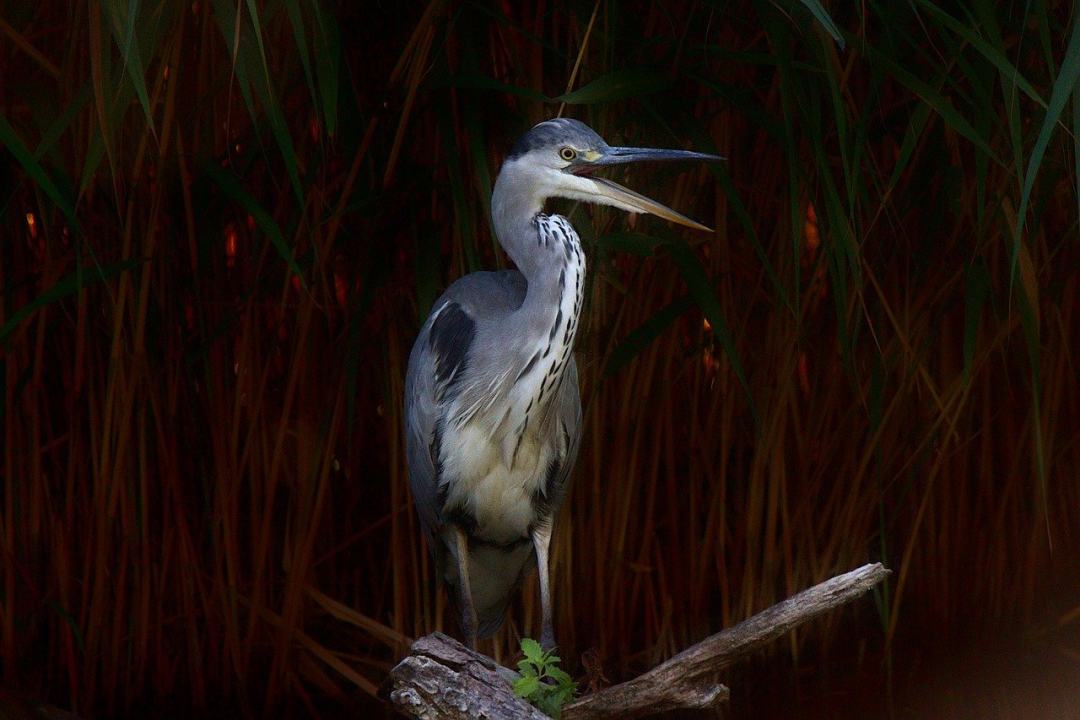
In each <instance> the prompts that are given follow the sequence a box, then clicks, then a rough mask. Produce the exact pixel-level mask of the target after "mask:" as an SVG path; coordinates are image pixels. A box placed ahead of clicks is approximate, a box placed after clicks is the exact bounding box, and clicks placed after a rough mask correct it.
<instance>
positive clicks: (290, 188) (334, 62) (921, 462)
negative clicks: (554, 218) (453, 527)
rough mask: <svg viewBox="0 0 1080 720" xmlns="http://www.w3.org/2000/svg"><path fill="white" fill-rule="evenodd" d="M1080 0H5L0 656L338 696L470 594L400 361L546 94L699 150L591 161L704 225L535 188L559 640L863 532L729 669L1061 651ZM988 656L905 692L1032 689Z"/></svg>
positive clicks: (1070, 539)
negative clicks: (558, 358)
mask: <svg viewBox="0 0 1080 720" xmlns="http://www.w3.org/2000/svg"><path fill="white" fill-rule="evenodd" d="M1074 14H1075V10H1074V7H1073V4H1072V3H1069V2H1063V1H1059V0H1045V1H1044V2H1037V3H994V2H990V1H989V0H973V2H971V3H969V4H966V5H965V6H957V5H955V4H951V3H949V4H937V3H934V2H930V0H913V1H912V2H905V3H893V2H878V1H875V0H871V1H870V2H863V3H837V2H833V3H825V4H824V5H822V4H821V3H819V2H817V1H816V0H813V1H812V0H804V1H802V2H800V1H798V0H778V1H777V2H763V1H760V2H758V1H755V2H740V3H727V2H712V1H705V2H666V3H659V2H658V3H645V2H625V3H624V2H614V1H612V0H606V1H600V2H592V1H589V2H566V3H558V2H547V1H545V0H529V1H527V2H521V3H511V2H495V1H491V2H489V1H487V0H475V1H465V0H445V1H440V0H432V1H431V2H425V3H385V2H372V3H366V2H364V3H350V2H332V1H330V0H278V1H277V2H264V1H263V0H239V1H236V2H233V1H231V0H191V1H188V2H176V1H175V0H129V1H126V2H125V1H122V0H89V2H85V3H69V2H60V1H59V0H40V1H39V2H33V3H30V2H19V1H17V0H6V1H2V0H0V38H2V40H0V377H2V378H3V383H2V385H0V388H2V393H3V394H2V396H0V463H2V464H0V555H2V557H3V562H2V565H0V667H2V677H0V682H2V683H3V684H4V685H5V686H6V687H8V688H11V689H12V690H14V691H15V692H16V693H18V694H22V693H25V694H28V695H32V696H35V697H38V698H43V699H46V700H48V701H49V702H52V703H54V704H56V705H59V706H63V707H68V708H71V709H73V710H75V711H77V712H79V713H83V714H86V715H102V716H117V715H127V714H131V713H134V712H135V711H137V710H143V711H152V714H153V715H160V714H161V713H163V712H165V713H167V712H173V713H176V714H177V715H178V716H185V715H186V714H187V713H189V712H192V711H196V712H199V713H209V714H221V715H227V716H233V715H234V714H235V713H238V712H239V713H243V714H244V715H245V716H252V715H259V714H263V713H266V714H270V715H279V714H285V713H291V714H295V715H298V716H300V715H310V714H315V713H324V714H326V715H328V716H332V715H336V714H339V713H340V712H341V710H342V708H343V707H349V708H351V709H353V710H354V711H357V710H356V708H360V711H369V710H371V709H374V708H378V707H379V705H378V704H377V702H378V701H377V700H375V699H374V696H375V693H376V688H377V686H378V684H379V683H380V682H381V681H382V679H383V678H384V677H385V675H386V672H387V670H388V669H389V667H390V666H391V665H392V664H393V662H394V661H395V660H396V659H397V658H398V657H400V655H401V654H402V653H403V652H404V650H405V648H406V647H407V645H408V642H409V639H410V638H415V637H419V636H421V635H423V634H426V633H428V632H430V631H432V630H435V629H440V628H445V629H447V630H449V631H451V632H456V627H455V625H454V621H453V613H452V612H450V611H448V608H447V607H446V599H445V597H444V596H443V595H442V594H441V593H440V592H439V591H438V588H437V586H436V584H435V583H434V579H433V577H432V575H433V572H432V568H431V567H430V563H429V559H428V556H427V552H426V548H425V547H424V546H423V542H422V540H421V534H420V531H419V528H418V525H417V519H416V517H415V516H414V514H413V511H412V509H411V506H410V500H409V497H408V490H407V487H408V483H407V480H406V477H405V474H404V473H405V471H404V458H403V438H402V436H401V430H400V428H401V397H402V389H403V388H402V384H403V377H404V369H405V364H406V360H407V357H408V352H409V348H410V346H411V343H412V341H413V338H414V337H415V334H416V332H417V330H418V328H419V326H420V323H421V322H422V320H423V318H424V317H426V314H427V311H428V310H429V308H430V306H431V304H432V303H433V302H434V300H435V298H436V297H437V295H438V293H439V292H440V291H441V290H442V289H443V288H445V287H446V285H448V284H449V283H450V282H451V281H453V280H454V279H456V278H458V277H460V276H461V275H462V274H463V273H466V272H470V271H473V270H477V269H493V268H498V267H504V266H506V263H507V260H506V259H505V257H504V256H503V254H502V252H501V250H500V249H499V248H498V246H497V243H496V241H495V240H494V239H493V237H492V234H491V227H490V221H489V215H488V213H489V204H490V193H491V186H492V184H493V182H494V178H495V176H496V173H497V172H498V167H499V163H500V161H501V159H502V157H503V156H504V155H505V153H506V152H507V151H509V149H510V148H511V147H512V145H513V142H514V141H515V139H516V138H517V137H518V136H519V135H520V134H521V133H522V132H524V131H525V130H526V129H528V128H529V127H530V126H531V125H532V124H533V123H535V122H538V121H540V120H543V119H546V118H549V117H552V116H554V115H556V114H559V113H562V114H563V115H564V116H569V117H575V118H577V119H580V120H582V121H584V122H587V123H588V124H589V125H590V126H591V127H593V128H594V129H596V130H597V131H598V132H599V133H600V134H601V135H602V136H603V137H604V138H605V140H607V141H608V142H610V143H611V144H613V145H615V144H623V145H638V146H655V147H673V148H682V149H693V150H699V151H702V152H716V153H719V154H722V155H724V156H726V157H727V158H728V161H727V162H726V163H720V164H715V165H710V166H708V167H705V166H700V167H699V166H681V165H680V166H678V167H676V166H670V167H669V166H664V167H645V166H642V167H634V168H631V169H628V170H624V171H620V172H619V173H618V176H620V178H621V180H622V181H623V182H625V183H626V184H627V185H628V186H630V187H632V188H634V189H636V190H639V191H642V192H644V193H646V194H648V195H650V196H651V197H655V198H657V199H658V200H660V201H661V202H663V203H664V204H667V205H670V206H671V207H673V208H675V209H677V210H679V211H680V212H683V213H685V214H687V215H688V216H690V217H693V218H695V219H697V220H700V221H702V222H704V223H705V224H707V225H709V226H710V227H714V228H716V231H715V233H714V234H712V235H705V234H700V233H691V232H686V233H684V232H682V231H681V230H676V229H675V228H674V227H673V226H668V225H666V224H664V223H662V222H659V221H656V220H655V219H651V218H647V217H632V218H628V217H627V216H625V215H623V214H621V213H619V212H617V211H614V210H610V209H604V208H588V209H586V208H583V207H577V206H574V205H572V204H569V203H563V202H559V203H555V207H556V209H558V210H559V211H561V212H563V213H564V214H567V215H568V216H569V217H570V218H571V220H572V222H573V223H574V224H575V227H577V229H578V231H579V233H580V234H581V236H582V239H583V242H584V243H585V246H586V249H587V255H588V261H589V271H590V274H589V280H588V288H587V291H586V301H585V309H584V311H583V315H582V327H581V330H580V331H579V333H578V363H579V367H580V370H581V380H582V398H583V401H584V405H585V419H584V435H583V440H582V446H581V450H580V454H579V461H578V465H577V469H576V471H575V477H574V485H573V487H572V490H571V493H570V496H569V498H568V501H567V507H566V509H565V510H564V512H563V514H562V516H561V518H560V523H559V526H558V530H557V533H556V538H555V541H554V547H553V589H554V594H555V610H556V625H557V627H556V634H557V637H559V639H560V640H561V642H562V645H561V647H560V649H559V654H560V656H561V657H562V658H564V661H565V664H566V666H567V667H568V669H570V670H571V671H572V673H573V674H574V675H575V677H577V678H581V679H582V680H583V682H582V685H583V687H588V686H589V685H590V683H595V682H601V683H602V681H600V680H599V678H601V677H602V676H604V675H606V677H607V678H608V679H609V680H616V679H621V678H625V677H628V676H630V675H633V674H634V673H636V672H639V671H641V670H642V669H644V668H646V667H650V666H652V665H653V664H655V663H656V662H657V661H659V660H661V659H663V658H665V657H668V656H670V655H671V654H673V653H674V652H675V651H677V650H678V649H680V648H682V647H685V646H687V645H689V644H690V643H692V642H693V641H695V640H699V639H701V638H702V637H704V636H705V635H707V634H709V633H711V632H715V631H716V630H718V629H720V628H722V627H727V626H730V625H732V624H734V623H735V622H737V621H739V620H740V619H743V618H746V617H748V616H749V615H751V614H752V613H753V612H754V611H756V610H759V609H761V608H763V607H765V606H768V605H770V604H772V603H774V602H776V601H777V600H779V599H781V598H783V597H785V596H788V595H790V594H793V593H794V592H796V591H798V590H801V589H803V588H805V587H808V586H810V585H812V584H814V583H815V582H818V581H820V580H822V579H824V578H826V577H828V576H830V575H833V574H836V573H837V572H841V571H844V570H848V569H850V568H852V567H855V566H857V565H860V564H862V563H863V562H865V561H867V560H880V561H882V562H884V563H885V564H886V565H888V566H889V567H890V568H891V569H892V570H893V571H894V574H893V576H892V578H891V579H890V581H889V582H888V583H887V585H886V586H885V589H884V590H882V591H881V592H878V593H877V594H876V603H871V602H869V601H867V602H864V603H863V604H862V605H861V606H859V607H858V608H857V609H854V610H847V611H844V612H843V613H838V614H836V615H835V616H830V617H829V618H828V619H826V620H825V621H823V622H820V623H818V624H816V625H814V626H813V627H811V628H809V629H807V630H800V631H799V632H798V633H797V634H793V635H792V636H791V637H790V639H789V641H788V642H786V643H784V644H783V645H781V646H780V647H778V648H774V649H773V650H772V651H771V654H770V656H769V657H767V658H764V659H762V661H761V662H760V663H759V664H755V665H752V666H751V667H748V668H744V669H741V670H738V671H736V672H737V674H736V675H735V676H734V677H733V678H725V679H724V680H725V682H727V683H728V684H729V685H731V687H732V690H733V693H732V704H733V707H734V710H735V712H736V713H737V714H739V715H740V716H749V714H750V713H751V709H753V713H754V714H755V715H758V716H760V715H762V714H768V713H770V712H775V713H776V714H779V715H783V714H785V713H790V712H792V710H793V709H794V708H800V709H801V714H802V715H804V716H805V715H807V714H810V713H811V711H812V712H820V713H822V714H823V715H827V716H829V717H837V716H855V715H859V714H865V713H866V712H871V713H873V714H882V713H884V712H886V710H887V709H891V710H892V711H893V712H896V713H899V714H904V713H908V712H912V708H919V707H921V705H919V704H918V702H917V701H915V700H912V699H911V698H912V697H916V696H919V695H920V694H921V695H922V696H923V698H922V699H921V700H920V701H919V702H921V701H924V700H926V695H928V694H931V693H932V692H933V688H934V687H935V686H934V685H933V684H932V683H927V681H926V675H927V674H931V671H930V670H928V668H932V667H934V665H933V662H934V658H937V657H939V656H941V655H943V654H944V655H946V656H947V657H949V658H951V660H949V662H948V663H947V665H949V664H950V663H951V664H952V665H964V664H965V661H962V660H958V659H956V658H961V657H967V656H966V655H964V654H963V653H966V652H969V651H970V652H971V653H973V654H976V655H977V654H979V653H980V650H979V649H980V648H981V647H983V645H982V643H983V641H984V640H986V639H989V638H990V637H991V636H993V638H994V639H995V640H999V641H1000V643H999V644H996V645H995V647H1008V648H1018V650H1017V652H1016V654H1015V655H1010V656H1009V657H1027V656H1029V655H1030V656H1035V657H1038V658H1042V659H1045V660H1046V662H1047V663H1048V664H1049V665H1048V666H1050V665H1053V663H1060V662H1061V660H1062V659H1063V658H1069V657H1073V658H1075V657H1076V653H1077V652H1080V647H1078V646H1077V644H1076V639H1075V637H1076V636H1075V633H1076V629H1077V623H1078V622H1080V560H1078V557H1080V554H1078V553H1077V547H1078V540H1080V483H1078V482H1077V467H1080V431H1078V429H1077V428H1080V393H1078V381H1077V378H1078V375H1080V357H1078V356H1077V352H1076V347H1077V345H1076V338H1077V337H1080V300H1078V298H1080V242H1078V239H1080V236H1078V231H1077V230H1078V228H1077V220H1078V217H1080V213H1078V206H1080V185H1078V182H1077V179H1078V177H1077V165H1078V163H1080V143H1078V142H1077V139H1076V134H1077V133H1078V132H1080V93H1077V92H1076V91H1077V86H1078V80H1080V24H1078V23H1076V22H1075V18H1074V17H1073V15H1074ZM627 175H629V177H626V176H627ZM1070 338H1071V340H1070ZM522 597H523V600H521V601H520V602H521V603H522V604H523V606H517V607H514V608H513V609H512V611H511V613H510V614H509V615H508V622H507V625H506V627H505V629H504V630H503V631H501V632H500V634H499V635H498V636H496V638H495V639H494V640H493V641H492V642H491V643H490V644H484V645H482V647H481V649H484V650H486V651H489V652H491V653H492V654H494V655H495V656H496V657H497V658H499V659H501V660H502V661H503V662H504V664H509V663H510V661H511V659H512V655H513V653H514V652H515V649H516V648H517V647H518V646H519V643H518V640H519V637H520V636H521V635H532V636H536V635H537V634H538V632H539V628H538V625H539V608H538V604H539V603H538V601H537V600H536V594H535V589H534V588H533V587H532V586H531V585H530V586H529V587H527V588H526V591H525V592H524V593H523V595H522ZM1061 633H1065V634H1066V635H1065V638H1064V639H1062V635H1061ZM1069 633H1071V636H1069V635H1068V634H1069ZM957 648H968V649H969V650H964V651H961V650H958V649H957ZM1070 653H1071V655H1070ZM583 655H584V657H585V658H587V659H588V660H587V661H582V662H579V661H578V658H579V657H582V656H583ZM1040 662H1041V660H1040ZM950 666H951V665H950ZM1053 666H1054V667H1056V665H1053ZM973 667H974V666H973ZM1040 667H1041V666H1040ZM1043 675H1044V676H1045V677H1044V680H1043V682H1047V683H1051V686H1050V687H1048V689H1047V690H1046V692H1045V693H1042V695H1041V697H1042V699H1043V700H1046V698H1050V700H1046V701H1047V702H1051V701H1052V700H1053V699H1054V698H1056V697H1059V695H1060V693H1059V694H1058V695H1055V694H1054V693H1055V690H1054V687H1053V686H1052V682H1053V681H1054V678H1057V677H1061V675H1060V674H1058V675H1054V674H1051V673H1043ZM986 677H989V676H984V677H983V680H982V682H983V683H985V684H990V683H988V682H987V681H986ZM1045 678H1050V679H1045ZM958 682H959V681H958ZM1040 687H1041V686H1040ZM920 688H922V690H920ZM927 688H929V689H927ZM982 690H983V691H982V692H981V693H974V692H973V693H971V694H969V695H965V694H964V692H963V691H962V690H958V689H956V688H955V687H952V686H949V687H948V688H947V689H943V690H941V694H942V697H948V698H961V700H957V701H956V703H957V706H956V707H953V706H950V705H949V704H948V702H946V701H944V700H943V701H942V703H943V704H941V705H936V704H933V703H932V702H931V704H930V705H929V706H928V707H932V708H934V710H933V713H935V714H938V715H939V716H940V715H943V714H947V713H948V712H949V711H950V708H951V709H952V710H953V711H955V710H956V709H957V708H958V707H962V708H963V710H964V711H966V710H970V709H971V708H972V707H975V708H979V707H981V706H980V705H978V703H987V705H986V707H987V710H986V712H985V713H983V714H984V715H991V714H994V713H998V712H1000V713H1004V714H1006V715H1010V716H1016V715H1017V714H1019V712H1020V711H1021V710H1024V709H1026V706H1023V707H1021V706H1019V705H1010V703H1021V702H1023V699H1022V698H1021V699H1017V697H1016V696H1015V695H1013V694H1011V693H1008V692H1006V691H1004V690H1000V691H999V690H997V689H996V688H995V689H994V690H991V689H988V688H985V687H983V688H982ZM950 693H951V694H950ZM996 693H997V694H996ZM808 698H810V699H812V700H808ZM927 702H929V701H927ZM971 703H975V705H972V704H971ZM1047 707H1049V708H1050V709H1051V710H1052V709H1053V708H1054V707H1056V706H1053V705H1050V706H1047ZM1012 710H1015V711H1016V712H1010V711H1012Z"/></svg>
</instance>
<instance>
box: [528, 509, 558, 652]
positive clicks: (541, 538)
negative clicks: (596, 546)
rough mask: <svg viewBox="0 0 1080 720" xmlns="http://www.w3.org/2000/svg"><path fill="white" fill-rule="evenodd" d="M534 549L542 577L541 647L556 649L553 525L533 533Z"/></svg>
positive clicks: (541, 527)
mask: <svg viewBox="0 0 1080 720" xmlns="http://www.w3.org/2000/svg"><path fill="white" fill-rule="evenodd" d="M532 541H533V548H534V549H535V550H536V568H537V572H538V573H539V575H540V614H541V618H542V620H541V626H540V647H542V648H543V649H545V650H550V649H552V648H553V647H555V631H554V630H553V629H552V623H551V578H550V576H549V573H548V550H549V549H550V547H551V525H546V524H542V523H541V524H538V525H537V526H536V528H534V529H533V531H532Z"/></svg>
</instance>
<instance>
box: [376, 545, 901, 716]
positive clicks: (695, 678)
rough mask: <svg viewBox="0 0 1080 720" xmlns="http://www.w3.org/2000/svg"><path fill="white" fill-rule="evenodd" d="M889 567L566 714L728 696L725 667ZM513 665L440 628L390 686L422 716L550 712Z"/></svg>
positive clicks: (389, 691)
mask: <svg viewBox="0 0 1080 720" xmlns="http://www.w3.org/2000/svg"><path fill="white" fill-rule="evenodd" d="M888 574H889V571H888V570H887V569H886V568H885V567H884V566H882V565H881V564H880V563H874V564H872V565H864V566H862V567H860V568H858V569H856V570H852V571H851V572H848V573H845V574H843V575H838V576H836V577H834V578H832V579H830V580H826V581H825V582H823V583H821V584H819V585H815V586H814V587H812V588H810V589H808V590H804V591H803V592H801V593H799V594H798V595H794V596H792V597H790V598H788V599H787V600H784V601H783V602H781V603H779V604H777V605H773V606H772V607H770V608H768V609H767V610H763V611H762V612H760V613H758V614H757V615H754V616H753V617H751V618H750V619H748V620H745V621H743V622H741V623H739V624H738V625H736V626H735V627H732V628H729V629H727V630H723V631H721V632H719V633H717V634H715V635H711V636H709V637H707V638H706V639H704V640H702V641H701V642H699V643H698V644H696V645H693V646H691V647H689V648H687V649H686V650H683V651H682V652H681V653H679V654H678V655H676V656H675V657H673V658H671V659H670V660H667V661H666V662H664V663H662V664H660V665H657V666H656V667H655V668H653V669H652V670H649V671H648V672H646V673H644V674H642V675H639V676H638V677H636V678H634V679H633V680H628V681H627V682H624V683H620V684H618V685H613V686H612V687H609V688H605V689H603V690H600V691H598V692H595V693H592V694H590V695H586V696H585V697H583V698H579V699H578V700H575V701H574V702H572V703H570V704H569V705H567V706H566V707H565V708H564V709H563V718H565V720H594V719H595V718H632V717H640V716H642V715H651V714H654V713H659V712H664V711H667V710H677V709H681V708H707V707H710V706H712V705H715V704H717V703H719V702H723V701H724V700H727V698H728V689H727V688H726V687H725V686H723V685H721V684H720V683H719V682H718V681H717V675H718V673H719V672H720V671H721V670H722V669H724V668H725V667H727V666H728V665H731V664H732V663H733V662H735V661H736V660H739V659H741V658H743V657H745V656H746V655H749V654H750V653H752V652H754V651H755V650H758V649H759V648H761V647H763V646H764V645H765V644H767V643H769V642H771V641H773V640H775V639H776V638H778V637H780V636H782V635H784V634H785V633H787V632H789V631H791V630H792V629H794V628H796V627H798V626H799V625H802V624H803V623H805V622H808V621H810V620H813V619H814V618H816V617H819V616H820V615H823V614H824V613H826V612H828V611H830V610H833V609H835V608H837V607H840V606H841V605H844V604H845V603H848V602H851V601H852V600H854V599H855V598H857V597H858V596H859V595H862V594H863V593H864V592H866V591H867V590H869V589H870V588H872V587H873V586H875V585H877V584H878V583H880V582H881V581H882V580H884V579H885V578H886V577H887V576H888ZM507 672H508V671H507V670H506V669H505V668H500V667H499V666H498V665H496V664H495V663H494V662H493V661H492V660H491V659H490V658H488V657H486V656H484V655H480V654H479V653H475V652H473V651H471V650H469V649H468V648H466V647H465V646H464V645H462V644H461V643H459V642H457V641H456V640H453V639H451V638H449V637H447V636H446V635H443V634H442V633H433V634H431V635H428V636H427V637H424V638H421V639H420V640H417V641H416V642H415V643H414V644H413V646H412V650H411V653H410V655H409V656H408V657H406V658H405V659H404V660H402V661H401V662H400V663H399V664H398V665H397V667H395V668H394V669H393V670H392V671H391V673H390V677H389V679H388V680H387V684H386V686H385V687H386V690H385V692H386V695H387V696H388V698H389V699H390V701H391V702H392V703H393V704H394V707H395V708H397V709H398V710H399V711H401V712H403V713H405V714H406V715H412V716H415V717H421V718H435V717H438V718H450V719H451V720H453V719H455V718H462V719H464V718H474V717H477V716H480V715H481V714H482V716H483V717H487V718H492V720H496V719H500V718H507V719H509V718H533V719H534V720H540V719H542V718H544V717H546V716H544V715H543V714H542V713H541V712H540V711H538V710H536V709H535V708H533V707H531V706H530V705H528V704H527V703H525V702H524V701H523V700H520V699H518V698H516V697H515V696H514V694H513V692H512V690H511V689H510V684H509V682H508V681H507V679H506V674H507Z"/></svg>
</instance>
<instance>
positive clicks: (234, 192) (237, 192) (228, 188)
mask: <svg viewBox="0 0 1080 720" xmlns="http://www.w3.org/2000/svg"><path fill="white" fill-rule="evenodd" d="M202 170H203V172H205V173H206V174H207V175H209V176H210V177H211V178H213V180H214V182H216V183H217V184H218V185H219V186H220V187H221V189H222V190H223V191H224V192H225V194H226V195H228V196H229V197H231V198H232V199H233V200H235V201H236V202H238V203H240V205H241V207H243V208H244V209H245V210H247V211H248V214H249V215H251V217H252V218H253V219H254V220H255V224H256V225H257V226H258V227H259V229H260V230H262V231H263V233H265V234H266V236H267V237H268V238H270V242H271V243H273V245H274V249H276V250H277V251H278V255H280V256H281V259H282V260H284V261H285V264H286V265H288V266H289V269H290V270H292V272H293V274H294V275H296V277H298V278H300V283H301V284H302V285H303V286H304V287H305V288H306V287H307V283H306V282H305V281H304V274H303V272H301V271H300V266H299V265H298V264H297V262H296V258H295V257H293V252H292V250H291V249H289V246H288V245H286V244H285V237H284V236H283V235H282V234H281V228H279V227H278V224H277V223H276V222H274V218H272V217H270V213H268V212H266V210H264V209H263V207H262V205H260V204H259V203H258V202H257V201H256V200H255V198H254V197H252V196H251V194H250V193H248V191H247V190H245V189H244V188H243V187H241V185H240V183H239V182H237V181H236V178H235V177H233V175H232V174H231V173H228V172H225V171H224V170H222V169H221V168H220V167H218V166H217V165H215V164H214V163H212V162H206V163H203V165H202Z"/></svg>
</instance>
